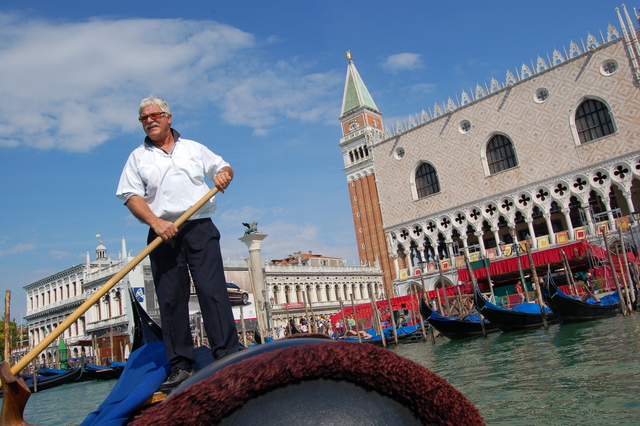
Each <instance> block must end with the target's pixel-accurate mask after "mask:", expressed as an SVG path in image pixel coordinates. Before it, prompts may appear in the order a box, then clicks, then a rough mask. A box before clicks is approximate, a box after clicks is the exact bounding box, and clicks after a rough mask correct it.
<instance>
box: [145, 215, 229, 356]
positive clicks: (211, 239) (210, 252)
mask: <svg viewBox="0 0 640 426" xmlns="http://www.w3.org/2000/svg"><path fill="white" fill-rule="evenodd" d="M156 237H157V235H156V233H155V232H154V231H153V229H150V230H149V236H148V243H151V241H153V240H154V239H155V238H156ZM149 258H150V259H151V271H152V274H153V281H154V284H155V288H156V294H157V297H158V304H159V306H160V318H161V321H162V335H163V338H164V346H165V350H166V353H167V360H168V361H169V363H170V364H171V365H172V366H173V367H180V368H190V367H191V364H192V363H193V362H194V360H195V358H194V353H193V339H192V336H191V327H190V325H189V293H190V284H191V280H190V279H189V274H191V278H192V279H193V283H194V285H195V289H196V294H197V296H198V303H199V304H200V311H201V312H202V318H203V320H204V328H205V331H206V333H207V337H208V338H209V344H210V345H211V352H212V353H213V357H214V359H219V358H222V357H224V356H226V355H230V354H232V353H235V352H237V351H238V350H239V349H240V343H239V341H238V333H237V330H236V325H235V321H234V318H233V312H232V310H231V302H230V301H229V295H228V293H227V286H226V279H225V276H224V268H223V265H222V253H221V251H220V232H219V231H218V228H216V226H215V225H214V224H213V222H212V221H211V219H196V220H191V221H188V222H187V223H186V224H184V225H183V226H182V227H180V232H178V235H176V236H175V237H174V238H172V239H171V240H168V241H164V242H163V243H162V244H160V246H159V247H158V248H157V249H155V250H154V251H153V252H151V254H150V255H149Z"/></svg>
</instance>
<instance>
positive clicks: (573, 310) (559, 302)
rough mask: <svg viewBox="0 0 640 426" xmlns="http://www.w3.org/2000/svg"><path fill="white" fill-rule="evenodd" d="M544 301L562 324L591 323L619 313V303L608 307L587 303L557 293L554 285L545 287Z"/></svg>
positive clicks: (550, 284)
mask: <svg viewBox="0 0 640 426" xmlns="http://www.w3.org/2000/svg"><path fill="white" fill-rule="evenodd" d="M545 300H546V302H547V304H548V305H549V307H550V308H551V310H552V311H553V312H554V313H555V314H556V315H557V316H558V317H559V318H560V320H561V321H562V322H563V323H574V322H585V321H593V320H597V319H602V318H609V317H614V316H616V315H618V314H619V313H620V303H613V304H610V305H596V304H592V303H587V302H584V301H582V300H578V299H574V298H572V297H570V296H568V295H566V294H564V293H560V292H558V288H557V286H556V285H555V284H554V283H549V285H548V286H547V292H546V294H545Z"/></svg>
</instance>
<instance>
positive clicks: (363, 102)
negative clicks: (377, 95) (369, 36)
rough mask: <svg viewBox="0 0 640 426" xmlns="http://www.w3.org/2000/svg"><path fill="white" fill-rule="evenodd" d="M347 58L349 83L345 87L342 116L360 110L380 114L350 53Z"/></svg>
mask: <svg viewBox="0 0 640 426" xmlns="http://www.w3.org/2000/svg"><path fill="white" fill-rule="evenodd" d="M347 58H348V59H349V65H348V67H347V81H346V82H345V85H344V97H343V98H342V116H345V115H347V114H348V113H350V112H352V111H354V110H356V109H358V108H367V109H370V110H373V111H375V112H377V113H380V111H378V107H377V106H376V103H375V102H373V98H372V97H371V94H369V90H367V86H365V85H364V82H363V81H362V78H360V74H358V70H357V69H356V66H355V65H354V64H353V61H352V60H351V53H350V52H347Z"/></svg>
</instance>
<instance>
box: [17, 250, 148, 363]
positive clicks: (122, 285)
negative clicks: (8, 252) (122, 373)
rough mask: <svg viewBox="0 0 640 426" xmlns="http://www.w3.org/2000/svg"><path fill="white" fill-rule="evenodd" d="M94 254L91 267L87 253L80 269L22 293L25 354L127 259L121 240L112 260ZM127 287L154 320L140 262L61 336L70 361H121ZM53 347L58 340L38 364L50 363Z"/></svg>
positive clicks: (126, 341)
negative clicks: (80, 358)
mask: <svg viewBox="0 0 640 426" xmlns="http://www.w3.org/2000/svg"><path fill="white" fill-rule="evenodd" d="M95 252H96V257H95V260H94V261H91V259H90V257H89V253H88V252H87V261H86V262H85V263H82V264H79V265H75V266H72V267H71V268H69V269H66V270H63V271H60V272H58V273H55V274H53V275H50V276H48V277H45V278H43V279H41V280H38V281H36V282H33V283H31V284H28V285H26V286H24V287H23V288H24V290H25V291H26V296H27V313H26V316H25V317H24V319H25V320H26V321H27V327H28V334H29V346H30V347H31V348H33V347H35V346H36V345H37V344H39V343H40V342H41V341H42V340H43V339H44V337H45V336H46V335H47V334H49V333H50V332H51V331H52V330H53V329H55V328H56V327H57V326H58V325H59V324H60V323H61V322H62V321H64V320H66V319H67V318H68V317H69V316H70V315H71V314H72V313H73V312H74V311H75V310H76V309H77V308H78V307H79V306H80V305H82V303H84V301H85V300H87V299H88V298H89V297H90V296H91V294H92V293H93V292H95V291H96V290H97V289H98V288H100V287H101V286H102V285H103V284H105V283H106V282H107V281H108V280H109V279H110V278H111V277H112V276H113V275H114V274H116V273H117V272H118V271H119V270H120V269H122V267H123V266H124V265H126V264H127V263H128V262H129V261H130V260H131V259H132V257H131V255H130V254H128V253H127V249H126V243H125V240H124V238H123V239H122V251H121V252H120V253H119V254H118V259H117V260H113V259H111V258H110V257H108V256H107V249H106V247H105V246H103V245H102V243H100V245H98V247H97V248H96V251H95ZM129 285H130V286H131V287H132V288H133V289H134V291H135V293H136V295H137V298H138V300H139V301H140V302H141V303H142V305H143V307H144V308H145V309H146V310H147V311H148V312H149V313H150V314H151V315H152V316H157V306H156V304H155V303H156V302H155V292H154V290H153V283H152V280H151V276H150V267H149V262H148V259H145V260H143V262H141V263H140V264H139V265H137V266H136V267H135V268H134V269H133V270H132V271H131V272H130V273H129V274H128V275H127V276H126V277H125V278H123V279H122V280H120V281H119V282H118V283H117V284H116V285H115V286H114V287H113V288H112V289H111V290H109V292H107V294H105V295H104V296H103V297H102V298H100V300H99V302H98V303H96V304H95V305H94V306H92V307H91V308H89V310H88V311H87V312H85V313H84V314H83V315H81V316H80V317H79V318H78V319H77V320H76V321H75V322H74V323H73V324H72V325H71V327H69V328H68V329H67V330H65V331H64V333H63V334H62V335H61V337H62V338H64V340H65V344H66V346H67V348H68V349H69V351H70V356H71V357H72V358H75V357H78V356H80V355H82V354H83V353H84V354H85V355H87V356H95V357H96V358H106V357H109V359H111V360H117V361H122V360H123V359H124V358H126V357H127V356H128V351H129V349H130V345H131V343H132V342H131V339H130V324H131V318H130V315H131V303H130V298H129V295H128V286H129ZM58 344H59V339H58V340H57V341H54V343H52V344H51V345H50V346H49V347H48V348H47V349H46V350H45V351H44V352H42V353H41V354H40V356H39V358H38V362H39V363H44V362H46V363H48V364H49V363H52V362H55V360H56V356H57V351H58ZM96 361H98V362H99V361H100V360H99V359H96Z"/></svg>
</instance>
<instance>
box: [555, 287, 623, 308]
mask: <svg viewBox="0 0 640 426" xmlns="http://www.w3.org/2000/svg"><path fill="white" fill-rule="evenodd" d="M556 293H557V294H558V295H559V296H561V297H564V298H567V299H574V300H579V299H580V298H578V297H573V296H570V295H568V294H567V293H565V292H564V291H562V290H560V289H557V290H556ZM583 302H584V303H589V304H591V305H599V306H609V305H615V304H616V303H620V295H619V294H618V290H616V291H614V292H613V293H611V294H608V295H606V296H603V297H601V298H600V300H595V299H594V298H592V297H590V298H588V299H586V300H583Z"/></svg>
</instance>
